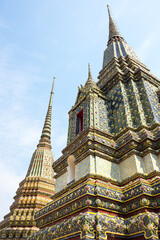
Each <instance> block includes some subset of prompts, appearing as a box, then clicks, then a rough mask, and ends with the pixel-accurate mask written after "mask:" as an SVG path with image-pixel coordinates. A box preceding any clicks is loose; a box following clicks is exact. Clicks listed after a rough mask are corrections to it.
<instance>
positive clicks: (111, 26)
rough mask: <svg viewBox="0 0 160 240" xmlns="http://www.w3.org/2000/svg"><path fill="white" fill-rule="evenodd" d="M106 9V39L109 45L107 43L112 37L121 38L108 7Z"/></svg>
mask: <svg viewBox="0 0 160 240" xmlns="http://www.w3.org/2000/svg"><path fill="white" fill-rule="evenodd" d="M107 8H108V15H109V38H108V43H109V41H110V40H111V39H112V38H113V37H121V34H120V33H119V31H118V28H117V26H116V24H115V22H114V20H113V18H112V16H111V12H110V8H109V5H107ZM121 38H122V37H121Z"/></svg>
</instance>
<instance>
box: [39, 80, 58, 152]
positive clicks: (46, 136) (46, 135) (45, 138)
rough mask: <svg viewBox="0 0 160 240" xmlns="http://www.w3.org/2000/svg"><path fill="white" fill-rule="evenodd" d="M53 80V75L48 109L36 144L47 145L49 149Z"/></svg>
mask: <svg viewBox="0 0 160 240" xmlns="http://www.w3.org/2000/svg"><path fill="white" fill-rule="evenodd" d="M54 82H55V77H54V78H53V84H52V89H51V95H50V100H49V105H48V110H47V114H46V118H45V122H44V126H43V129H42V134H41V138H40V140H39V144H38V147H40V146H42V147H43V146H47V147H48V148H50V149H51V141H50V139H51V117H52V101H53V93H54Z"/></svg>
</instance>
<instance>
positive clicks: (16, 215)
mask: <svg viewBox="0 0 160 240" xmlns="http://www.w3.org/2000/svg"><path fill="white" fill-rule="evenodd" d="M53 88H54V80H53V86H52V91H51V96H50V101H49V106H48V111H47V114H46V119H45V123H44V127H43V130H42V134H41V138H40V141H39V144H38V145H37V149H36V150H35V152H34V153H33V156H32V159H31V162H30V166H29V169H28V172H27V175H26V177H25V179H24V180H23V181H22V182H21V183H20V184H19V188H18V189H17V192H16V195H15V197H14V202H13V204H12V205H11V207H10V213H9V214H7V215H6V216H5V217H4V220H3V221H2V222H0V239H22V240H23V239H26V238H27V237H28V236H29V235H30V234H32V233H33V232H36V231H37V230H38V228H37V227H36V224H35V220H34V214H35V212H36V211H37V210H39V209H41V208H42V207H44V206H45V205H46V204H47V203H49V202H50V201H51V196H52V195H53V194H54V190H55V180H54V178H53V177H54V171H53V168H52V165H53V162H54V161H53V153H52V151H51V141H50V139H51V114H52V99H53Z"/></svg>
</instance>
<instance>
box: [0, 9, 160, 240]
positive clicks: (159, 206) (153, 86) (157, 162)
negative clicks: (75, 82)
mask: <svg viewBox="0 0 160 240" xmlns="http://www.w3.org/2000/svg"><path fill="white" fill-rule="evenodd" d="M108 14H109V37H108V42H107V48H106V50H105V51H104V58H103V66H102V70H101V71H100V73H99V76H98V81H97V82H96V81H94V79H93V78H92V74H91V70H90V66H89V70H88V79H87V81H86V83H85V85H84V86H82V85H81V86H80V87H79V89H78V94H77V98H76V101H75V103H74V106H73V107H72V108H71V110H70V111H69V127H68V140H67V146H66V147H65V148H64V149H63V150H62V156H61V157H60V158H59V159H58V160H56V161H54V162H53V153H52V151H51V141H50V137H51V111H52V98H53V87H52V90H51V96H50V101H49V106H48V111H47V115H46V119H45V123H44V127H43V130H42V135H41V138H40V141H39V144H38V145H37V149H36V151H35V152H34V154H33V156H32V159H31V163H30V166H29V169H28V173H27V175H26V177H25V179H24V180H23V181H22V182H21V183H20V185H19V188H18V190H17V192H16V195H15V197H14V203H13V204H12V205H11V207H10V213H9V214H7V215H6V216H5V217H4V220H3V221H2V222H1V223H0V239H8V240H9V239H14V240H16V239H22V240H24V239H28V240H37V239H38V240H42V239H44V240H45V239H46V240H50V239H55V240H67V239H68V240H80V239H83V240H90V239H99V240H102V239H103V240H105V239H108V240H123V239H127V240H128V239H130V240H145V239H149V240H154V239H160V224H159V218H160V80H158V79H157V78H156V77H155V76H154V75H152V73H151V72H150V70H149V69H148V68H147V67H146V66H145V65H144V64H143V63H142V62H141V61H140V60H139V59H138V57H137V56H136V54H135V52H134V51H133V49H132V48H131V47H130V46H129V45H128V44H127V42H126V41H125V39H124V38H123V37H122V36H121V34H120V32H119V30H118V28H117V26H116V25H115V22H114V20H113V18H112V16H111V13H110V10H109V7H108ZM53 85H54V84H53Z"/></svg>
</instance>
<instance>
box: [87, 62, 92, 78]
mask: <svg viewBox="0 0 160 240" xmlns="http://www.w3.org/2000/svg"><path fill="white" fill-rule="evenodd" d="M88 79H92V74H91V66H90V63H88Z"/></svg>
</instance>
